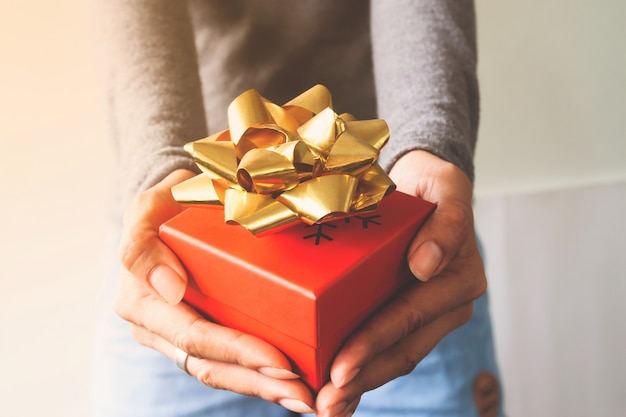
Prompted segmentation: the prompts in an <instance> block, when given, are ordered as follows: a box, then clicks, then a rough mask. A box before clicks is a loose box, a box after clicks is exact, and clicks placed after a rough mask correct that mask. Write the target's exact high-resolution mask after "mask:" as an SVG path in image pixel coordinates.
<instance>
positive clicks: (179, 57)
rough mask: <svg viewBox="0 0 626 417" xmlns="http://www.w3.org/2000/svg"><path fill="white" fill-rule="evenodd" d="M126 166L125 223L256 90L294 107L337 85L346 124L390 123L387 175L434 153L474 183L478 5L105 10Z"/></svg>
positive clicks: (305, 1) (409, 0)
mask: <svg viewBox="0 0 626 417" xmlns="http://www.w3.org/2000/svg"><path fill="white" fill-rule="evenodd" d="M96 2H97V3H98V14H97V15H98V16H99V22H100V23H101V25H100V28H101V33H102V40H103V42H102V46H103V48H102V51H103V63H104V69H105V74H106V82H107V91H108V101H109V109H110V113H109V114H110V122H111V123H110V126H111V135H112V139H113V143H114V149H115V155H116V160H117V163H118V165H117V169H116V173H117V175H116V176H117V179H116V180H117V183H116V190H117V191H118V192H119V195H118V196H117V198H116V207H117V209H116V212H117V213H118V214H119V213H120V212H121V210H122V208H123V207H125V206H126V205H127V204H128V203H129V201H130V199H131V198H132V197H133V196H134V195H135V194H136V193H137V192H138V191H140V190H143V189H145V188H147V187H149V186H151V185H152V184H154V183H156V182H158V181H159V180H160V179H161V178H163V177H164V176H165V175H167V174H168V173H169V172H171V171H172V170H174V169H176V168H188V169H194V164H193V161H192V160H191V159H190V157H189V156H188V155H187V154H186V153H185V152H184V151H183V150H182V145H183V144H184V143H186V142H189V141H192V140H195V139H199V138H201V137H204V136H206V135H207V134H208V133H213V132H216V131H218V130H221V129H224V128H226V127H227V126H226V109H227V106H228V104H229V103H230V101H231V100H232V99H233V98H235V97H236V96H237V95H239V94H240V93H241V92H243V91H244V90H247V89H250V88H254V89H256V90H258V91H259V92H260V93H261V95H263V96H264V97H266V98H268V99H270V100H271V101H273V102H275V103H278V104H282V103H283V102H286V101H288V100H289V99H290V98H292V97H294V96H296V95H297V94H299V93H301V92H303V91H305V90H307V89H308V88H309V87H311V86H313V85H314V84H318V83H319V84H324V85H326V86H327V87H328V88H329V89H330V91H331V92H332V94H333V103H334V107H335V110H336V111H337V112H338V113H341V112H349V113H352V114H354V115H355V116H356V117H357V118H360V119H369V118H376V117H378V118H383V119H385V120H386V121H387V123H388V124H389V127H390V130H391V139H390V141H389V144H388V145H387V147H386V148H385V149H384V150H383V153H382V155H381V159H380V161H379V162H380V164H381V165H382V166H383V167H385V168H387V169H389V168H390V167H391V166H392V165H393V163H394V162H395V161H396V160H397V159H398V158H399V157H400V156H401V155H402V154H404V153H406V152H407V151H409V150H413V149H425V150H428V151H430V152H432V153H434V154H436V155H438V156H440V157H441V158H443V159H445V160H447V161H450V162H452V163H454V164H456V165H458V166H459V167H460V168H461V169H463V171H464V172H465V173H466V174H467V175H468V177H469V178H470V179H472V180H473V174H474V172H473V162H472V161H473V155H474V148H475V143H476V133H477V126H478V85H477V80H476V45H475V20H474V10H473V1H472V0H371V1H370V2H369V3H368V2H366V1H364V0H343V1H336V0H298V1H287V0H256V1H255V0H229V1H223V0H189V1H188V2H185V1H182V0H176V1H173V0H96Z"/></svg>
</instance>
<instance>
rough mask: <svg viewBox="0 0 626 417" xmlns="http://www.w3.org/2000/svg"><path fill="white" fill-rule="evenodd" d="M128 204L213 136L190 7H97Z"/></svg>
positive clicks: (108, 0)
mask: <svg viewBox="0 0 626 417" xmlns="http://www.w3.org/2000/svg"><path fill="white" fill-rule="evenodd" d="M96 6H97V10H96V13H97V19H98V23H99V24H100V29H101V35H102V38H101V39H102V51H103V64H104V72H105V81H106V88H107V94H108V105H109V117H110V122H111V126H110V128H111V134H112V136H113V143H114V148H115V153H116V155H115V156H116V160H117V163H118V165H117V169H118V175H119V177H120V179H121V181H120V184H119V187H118V188H119V191H120V193H121V195H120V198H121V200H122V204H124V205H125V204H126V203H127V202H128V201H129V200H130V199H131V198H132V196H133V195H135V194H136V193H137V192H138V191H140V190H143V189H146V188H148V187H149V186H151V185H153V184H154V183H156V182H158V181H159V180H160V179H161V178H163V177H164V176H165V175H167V174H168V173H169V172H171V171H172V170H174V169H175V168H192V167H193V163H192V161H191V160H190V159H189V157H188V156H187V155H186V153H184V152H183V151H182V147H181V145H182V144H184V143H186V142H188V141H191V140H195V139H198V138H200V137H203V136H205V135H206V120H205V116H204V108H203V105H202V95H201V89H200V80H199V76H198V68H197V62H196V52H195V47H194V40H193V32H192V27H191V21H190V18H189V15H188V10H187V3H186V2H185V1H169V0H134V1H128V0H96Z"/></svg>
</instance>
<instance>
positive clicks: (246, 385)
mask: <svg viewBox="0 0 626 417" xmlns="http://www.w3.org/2000/svg"><path fill="white" fill-rule="evenodd" d="M193 175H194V174H193V173H192V172H190V171H185V170H178V171H175V172H173V173H172V174H170V175H169V176H168V177H166V178H165V179H164V180H163V181H161V182H160V183H159V184H157V185H155V186H154V187H152V188H151V189H149V190H147V191H145V192H143V193H142V194H140V195H139V196H138V198H137V199H136V200H135V202H134V203H133V204H132V205H131V206H130V207H129V208H128V210H127V213H126V216H125V220H124V235H123V238H122V244H121V249H120V254H121V259H122V264H123V266H124V268H125V270H124V272H123V276H122V279H121V283H120V287H119V290H118V293H117V298H116V311H117V313H118V314H119V315H120V316H121V317H122V318H124V319H126V320H128V321H129V322H130V323H131V326H132V331H133V335H134V337H135V338H136V339H137V341H139V342H140V343H142V344H144V345H146V346H149V347H151V348H153V349H156V350H158V351H159V352H161V353H163V354H164V355H166V356H168V357H169V358H170V359H172V360H174V353H175V348H176V347H178V348H180V349H182V350H184V351H186V352H188V353H189V355H190V357H189V360H188V362H187V364H188V369H189V372H190V373H191V374H192V375H193V376H195V377H197V378H198V379H199V380H200V381H201V382H203V383H204V384H206V385H207V386H210V387H214V388H220V389H227V390H230V391H235V392H239V393H241V394H245V395H252V396H257V397H260V398H263V399H266V400H268V401H272V402H275V403H278V404H281V405H283V406H285V407H286V408H288V409H290V410H292V411H295V412H300V413H313V412H314V410H315V412H316V413H317V415H318V416H324V417H333V416H349V415H351V413H352V412H353V411H354V410H355V409H356V407H357V405H358V403H359V401H360V398H361V395H362V394H363V393H364V392H367V391H369V390H372V389H374V388H377V387H379V386H381V385H383V384H385V383H386V382H388V381H390V380H393V379H395V378H397V377H398V376H401V375H405V374H407V373H409V372H411V371H412V370H413V369H414V368H415V366H417V364H418V363H419V362H420V361H421V360H422V359H423V358H424V357H425V356H426V355H427V354H428V352H430V351H431V350H432V349H433V348H434V347H435V345H436V344H437V343H438V342H439V341H440V340H441V339H442V338H443V337H444V336H445V335H446V334H448V333H449V332H451V331H452V330H454V329H456V328H457V327H459V326H461V325H462V324H464V323H465V322H467V320H469V318H470V317H471V314H472V305H473V300H474V299H476V298H478V297H479V296H480V295H481V294H483V293H484V291H485V290H486V279H485V274H484V269H483V264H482V260H481V258H480V254H479V252H478V247H477V243H476V236H475V231H474V225H473V214H472V207H471V200H472V185H471V183H470V181H469V180H468V178H467V176H466V175H465V174H464V173H463V172H462V171H461V170H460V169H459V168H457V167H456V166H454V165H452V164H450V163H448V162H445V161H443V160H441V159H439V158H438V157H436V156H434V155H432V154H430V153H428V152H425V151H413V152H410V153H407V154H406V155H404V156H403V157H402V158H400V159H399V160H398V161H397V163H396V164H395V165H394V167H393V169H392V170H391V172H390V176H391V178H392V179H393V180H394V182H395V183H396V185H397V187H398V189H399V190H400V191H403V192H405V193H408V194H412V195H415V196H419V197H422V198H424V199H426V200H428V201H431V202H433V203H436V204H437V209H436V210H435V212H434V213H433V214H432V215H431V217H430V218H429V219H428V221H427V222H426V223H425V224H424V226H423V227H422V228H421V229H420V230H419V232H418V233H417V235H416V236H415V238H414V239H413V241H412V243H411V245H410V247H409V248H408V252H407V253H408V263H409V266H410V268H411V271H412V272H413V274H414V275H415V276H416V279H417V280H419V281H420V284H419V285H415V286H413V287H411V288H410V289H409V290H407V291H405V292H404V293H403V294H401V295H399V296H398V297H397V298H396V299H394V300H393V301H392V303H390V304H389V305H388V306H387V307H386V308H385V309H384V310H382V311H381V312H380V313H378V314H377V315H376V316H374V317H373V318H371V319H370V320H369V321H367V322H366V323H364V324H363V326H362V327H361V329H360V330H359V331H357V332H356V333H355V334H354V335H353V336H352V337H350V339H348V340H347V341H346V343H345V344H344V346H343V347H342V349H341V350H340V352H339V353H338V354H337V357H336V358H335V360H334V362H333V365H332V367H331V382H329V383H328V384H327V385H325V386H324V387H323V388H322V389H321V390H320V391H319V393H317V396H316V397H314V395H313V394H312V393H311V392H310V391H309V390H308V388H307V387H306V385H305V384H304V383H302V382H301V381H300V380H299V379H298V378H297V375H295V374H293V373H292V372H291V367H290V364H289V361H288V360H287V358H286V357H285V356H284V355H283V354H282V353H281V352H280V351H279V350H277V349H276V348H274V347H273V346H271V345H269V344H267V343H265V342H264V341H262V340H260V339H258V338H255V337H253V336H250V335H246V334H243V333H241V332H239V331H236V330H233V329H229V328H225V327H222V326H219V325H217V324H214V323H211V322H209V321H206V320H205V319H203V318H202V317H201V316H200V315H198V314H197V313H196V312H195V311H193V310H192V309H191V308H190V307H188V306H187V305H186V304H184V303H181V302H180V301H181V300H182V297H183V294H184V290H185V286H186V283H187V277H186V275H185V270H184V268H183V267H182V265H181V264H180V262H179V261H178V259H177V257H176V256H175V255H174V254H173V253H172V252H171V251H170V250H169V249H168V248H167V247H166V246H165V245H164V244H163V243H162V242H161V241H160V240H159V238H158V227H159V225H160V224H161V223H163V222H164V221H166V220H168V219H169V218H171V217H173V216H175V215H176V214H177V213H179V212H180V211H181V210H182V208H181V207H180V206H179V205H178V204H177V203H176V202H175V201H174V200H173V199H172V197H171V193H170V187H171V186H172V185H174V184H177V183H179V182H181V181H183V180H184V179H186V178H190V177H191V176H193Z"/></svg>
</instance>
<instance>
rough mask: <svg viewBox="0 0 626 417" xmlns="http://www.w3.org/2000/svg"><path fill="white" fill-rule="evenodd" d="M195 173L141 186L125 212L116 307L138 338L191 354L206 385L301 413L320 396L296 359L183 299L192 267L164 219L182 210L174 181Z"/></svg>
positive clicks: (192, 369) (191, 364)
mask: <svg viewBox="0 0 626 417" xmlns="http://www.w3.org/2000/svg"><path fill="white" fill-rule="evenodd" d="M193 175H194V173H192V172H191V171H188V170H177V171H174V172H173V173H171V174H170V175H169V176H167V177H166V178H165V179H163V180H162V181H161V182H160V183H158V184H157V185H155V186H154V187H152V188H150V189H148V190H146V191H144V192H143V193H141V194H140V195H139V196H138V197H137V198H136V199H135V201H134V202H133V203H132V204H131V205H130V206H129V208H128V209H127V211H126V214H125V216H124V229H123V235H122V241H121V247H120V255H121V260H122V265H123V266H124V270H123V272H122V276H121V280H120V286H119V288H118V292H117V295H116V302H115V310H116V312H117V313H118V314H119V315H120V316H121V317H122V318H123V319H125V320H127V321H129V322H130V323H131V328H132V332H133V336H134V337H135V339H136V340H137V341H138V342H139V343H141V344H143V345H146V346H148V347H151V348H153V349H155V350H157V351H159V352H161V353H162V354H164V355H165V356H167V357H169V358H170V359H172V360H174V354H175V350H176V348H179V349H182V350H184V351H185V352H187V353H188V354H189V359H188V361H187V368H188V370H189V373H190V374H191V375H193V376H195V377H196V378H197V379H198V380H200V382H202V383H204V384H205V385H207V386H210V387H213V388H218V389H225V390H229V391H234V392H237V393H240V394H244V395H251V396H256V397H260V398H263V399H265V400H268V401H272V402H274V403H278V404H281V405H282V406H284V407H285V408H288V409H290V410H291V411H294V412H298V413H312V412H313V410H312V409H311V407H312V405H311V404H313V397H312V394H311V392H310V391H309V389H308V388H307V386H306V385H305V384H304V383H303V382H302V381H301V380H299V379H298V376H297V375H296V374H294V373H293V372H292V371H291V369H292V368H291V365H290V363H289V360H288V359H287V358H286V357H285V356H284V355H283V354H282V353H281V352H280V351H279V350H278V349H276V348H275V347H273V346H271V345H270V344H268V343H266V342H264V341H262V340H261V339H258V338H256V337H254V336H251V335H248V334H245V333H242V332H240V331H237V330H233V329H230V328H226V327H223V326H220V325H217V324H215V323H212V322H209V321H207V320H205V319H204V318H203V317H202V316H200V315H199V314H198V313H197V312H196V311H195V310H193V309H192V308H191V307H189V306H188V305H187V304H185V303H183V302H181V300H182V298H183V295H184V293H185V288H186V285H187V275H186V272H185V269H184V268H183V266H182V265H181V263H180V261H179V260H178V258H177V257H176V255H175V254H174V253H173V252H172V251H171V250H170V249H169V248H168V247H167V246H166V245H165V244H164V243H163V242H161V240H160V239H159V235H158V230H159V226H160V225H161V224H162V223H163V222H165V221H166V220H169V219H170V218H172V217H173V216H175V215H176V214H178V213H180V212H181V211H182V207H181V206H180V205H179V204H178V203H177V202H176V201H175V200H174V199H173V197H172V195H171V192H170V188H171V187H172V186H173V185H175V184H177V183H179V182H182V181H183V180H185V179H187V178H190V177H192V176H193Z"/></svg>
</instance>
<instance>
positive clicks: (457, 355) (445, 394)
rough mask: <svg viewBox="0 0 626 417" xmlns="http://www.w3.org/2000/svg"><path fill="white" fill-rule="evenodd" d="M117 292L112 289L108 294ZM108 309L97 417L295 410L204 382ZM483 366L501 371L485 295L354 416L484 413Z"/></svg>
mask: <svg viewBox="0 0 626 417" xmlns="http://www.w3.org/2000/svg"><path fill="white" fill-rule="evenodd" d="M113 253H115V251H114V252H113ZM112 259H114V258H112ZM111 266H112V265H111ZM108 272H109V274H107V275H108V276H109V279H110V278H111V277H112V275H111V274H114V275H113V276H118V275H119V266H115V267H114V268H111V270H110V271H108ZM110 287H111V288H113V287H114V286H110ZM111 298H112V296H111V293H110V294H108V296H106V297H105V299H111ZM107 307H108V306H107V305H105V308H104V309H103V314H102V316H101V320H100V326H99V332H98V337H97V340H96V346H95V355H94V372H93V377H94V380H93V400H94V412H93V416H94V417H105V416H106V417H143V416H145V417H161V416H163V417H166V416H167V417H174V416H176V417H178V416H180V417H200V416H203V417H204V416H210V417H238V416H242V417H243V416H246V417H248V416H255V417H257V416H258V417H265V416H268V417H269V416H271V417H283V416H284V417H287V416H293V413H290V412H289V411H287V410H285V409H284V408H282V407H280V406H278V405H275V404H272V403H269V402H267V401H264V400H261V399H258V398H253V397H247V396H242V395H239V394H235V393H232V392H228V391H221V390H214V389H211V388H207V387H205V386H204V385H202V384H200V383H199V382H198V381H197V380H196V379H195V378H193V377H190V376H188V375H187V374H185V373H183V372H181V371H180V370H179V369H178V368H177V367H176V365H175V364H174V363H173V362H172V361H170V360H169V359H167V358H166V357H164V356H162V355H161V354H160V353H158V352H156V351H153V350H151V349H149V348H146V347H144V346H141V345H139V344H138V343H137V342H136V341H135V340H134V339H133V338H132V336H131V333H130V328H129V325H128V323H126V322H124V321H123V320H122V319H120V318H119V317H117V316H116V315H115V313H114V312H113V311H112V309H111V308H107ZM482 371H488V372H490V373H491V374H493V375H495V376H496V377H498V369H497V365H496V362H495V355H494V349H493V341H492V332H491V323H490V318H489V309H488V298H487V295H486V294H485V295H483V296H482V297H480V298H479V299H478V300H476V301H475V304H474V313H473V316H472V318H471V319H470V321H469V322H468V323H466V324H465V325H464V326H462V327H460V328H459V329H457V330H455V331H453V332H452V333H450V334H449V335H448V336H446V337H445V338H444V339H443V340H442V341H441V342H440V343H439V344H438V345H437V347H435V349H433V351H432V352H431V353H430V354H429V355H428V356H427V357H426V358H425V359H424V360H423V361H422V362H421V363H420V364H419V365H418V366H417V367H416V368H415V370H414V371H413V372H411V373H410V374H408V375H406V376H403V377H400V378H397V379H395V380H393V381H391V382H389V383H387V384H386V385H384V386H382V387H380V388H378V389H376V390H374V391H371V392H368V393H366V394H365V395H364V396H363V398H362V400H361V403H360V405H359V407H358V409H357V411H356V412H355V414H354V415H355V417H367V416H371V417H392V416H393V417H397V416H446V417H448V416H450V417H452V416H454V417H460V416H467V417H469V416H472V417H478V416H479V414H478V412H477V410H476V407H475V405H474V399H473V390H474V381H475V378H476V375H478V374H479V373H480V372H482ZM501 409H502V407H501V406H500V412H499V414H498V415H501V412H502V411H501Z"/></svg>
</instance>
